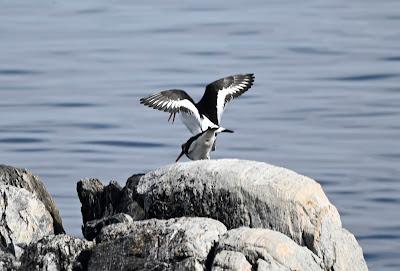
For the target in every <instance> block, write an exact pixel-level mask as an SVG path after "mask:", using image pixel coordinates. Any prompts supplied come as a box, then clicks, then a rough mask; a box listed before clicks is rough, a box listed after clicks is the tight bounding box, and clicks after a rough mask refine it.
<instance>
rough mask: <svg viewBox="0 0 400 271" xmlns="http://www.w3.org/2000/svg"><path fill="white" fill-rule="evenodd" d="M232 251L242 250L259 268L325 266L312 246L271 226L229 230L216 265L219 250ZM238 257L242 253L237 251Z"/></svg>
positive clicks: (311, 269)
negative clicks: (272, 229)
mask: <svg viewBox="0 0 400 271" xmlns="http://www.w3.org/2000/svg"><path fill="white" fill-rule="evenodd" d="M230 251H235V252H239V253H240V254H242V255H243V256H244V257H245V259H246V260H247V261H248V262H249V263H250V264H251V265H252V267H253V268H254V269H255V268H256V267H257V270H274V271H277V270H299V271H301V270H304V271H322V270H325V269H324V264H323V262H322V260H321V259H320V258H318V256H316V255H315V254H313V253H312V252H311V251H310V250H309V249H307V248H306V247H301V246H299V245H298V244H296V243H295V242H294V241H293V240H291V239H290V238H289V237H287V236H286V235H284V234H282V233H279V232H276V231H271V230H268V229H251V228H245V227H243V228H238V229H233V230H230V231H228V232H227V233H226V234H224V235H223V236H222V237H221V238H220V240H219V242H218V246H217V249H216V252H217V254H216V257H215V259H216V260H214V263H213V266H220V264H219V261H220V260H219V258H220V254H222V255H223V256H224V255H226V254H227V253H229V252H230ZM235 258H236V259H239V258H240V256H238V255H235ZM225 270H235V269H230V268H226V269H225Z"/></svg>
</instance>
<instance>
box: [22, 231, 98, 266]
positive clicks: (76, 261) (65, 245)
mask: <svg viewBox="0 0 400 271" xmlns="http://www.w3.org/2000/svg"><path fill="white" fill-rule="evenodd" d="M93 245H94V243H93V242H89V241H85V240H81V239H78V238H74V237H71V236H68V235H64V234H62V235H50V236H46V237H44V238H43V239H41V240H40V241H39V242H37V243H33V244H31V245H30V246H29V247H28V248H27V249H26V250H25V252H24V254H23V255H22V257H21V267H20V270H31V271H42V270H49V271H50V270H68V271H72V270H74V271H80V270H82V271H83V270H87V264H88V260H89V258H90V253H91V252H90V250H91V248H92V247H93Z"/></svg>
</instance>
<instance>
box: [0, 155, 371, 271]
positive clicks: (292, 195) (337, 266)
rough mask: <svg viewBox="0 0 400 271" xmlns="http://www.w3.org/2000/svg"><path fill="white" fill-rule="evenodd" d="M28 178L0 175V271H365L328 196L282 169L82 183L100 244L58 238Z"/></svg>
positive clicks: (215, 169) (90, 230) (189, 167)
mask: <svg viewBox="0 0 400 271" xmlns="http://www.w3.org/2000/svg"><path fill="white" fill-rule="evenodd" d="M18 174H20V175H21V176H22V177H20V178H19V177H16V176H17V175H18ZM27 174H28V173H26V172H25V173H21V170H19V169H13V168H10V167H4V166H2V167H0V270H103V271H105V270H219V271H220V270H249V271H253V270H260V271H261V270H270V271H271V270H272V271H277V270H299V271H300V270H307V271H308V270H315V271H320V270H321V271H322V270H325V271H331V270H335V271H340V270H360V271H361V270H367V266H366V264H365V260H364V258H363V253H362V250H361V248H360V246H359V245H358V244H357V241H356V239H355V238H354V236H353V235H352V234H351V233H350V232H348V231H347V230H345V229H343V228H342V225H341V221H340V216H339V214H338V212H337V210H336V208H335V207H334V206H333V205H332V204H331V203H330V202H329V200H328V199H327V197H326V195H325V194H324V192H323V190H322V188H321V186H320V185H319V184H318V183H317V182H315V181H314V180H312V179H310V178H307V177H305V176H302V175H299V174H297V173H295V172H293V171H290V170H287V169H284V168H279V167H275V166H271V165H268V164H265V163H260V162H254V161H241V160H212V161H195V162H188V163H180V164H174V165H170V166H167V167H164V168H161V169H157V170H154V171H152V172H149V173H147V174H145V175H143V174H137V175H133V176H132V177H130V178H129V179H128V181H127V183H126V185H125V187H123V188H122V187H121V186H119V184H118V183H116V182H111V183H110V184H108V185H106V186H104V185H103V184H102V183H101V182H100V181H99V180H98V179H85V180H82V181H80V182H79V183H78V185H77V191H78V195H79V199H80V201H81V203H82V208H81V210H82V216H83V223H84V226H83V228H82V229H83V234H84V236H85V237H86V238H87V239H89V240H92V239H93V240H95V242H91V241H87V240H81V239H78V238H74V237H71V236H68V235H64V234H58V235H54V234H55V233H57V231H56V229H55V228H56V227H55V226H54V225H55V224H57V225H61V227H62V223H58V222H57V223H54V220H53V218H54V217H55V216H56V215H55V214H56V212H54V211H52V210H53V208H55V205H53V207H49V206H46V203H45V202H47V203H49V204H50V205H51V203H52V202H53V200H52V199H51V197H50V196H49V195H48V196H49V200H46V199H45V200H43V198H46V197H44V196H43V194H42V193H38V191H41V189H42V188H43V191H45V190H44V187H43V185H42V188H40V189H39V188H37V186H40V185H39V184H37V181H38V180H37V179H36V177H29V178H28V177H27V176H28V175H27ZM32 176H33V175H32ZM46 193H47V192H46ZM53 203H54V202H53ZM57 214H58V212H57ZM60 222H61V219H60ZM59 229H60V228H59Z"/></svg>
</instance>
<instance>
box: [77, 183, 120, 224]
mask: <svg viewBox="0 0 400 271" xmlns="http://www.w3.org/2000/svg"><path fill="white" fill-rule="evenodd" d="M76 189H77V192H78V196H79V200H80V201H81V204H82V207H81V212H82V219H83V223H84V224H85V223H86V222H88V221H91V220H95V219H101V218H103V217H107V216H112V215H114V214H116V213H117V208H118V206H119V202H120V200H121V195H122V188H121V186H120V185H119V184H118V183H117V182H115V181H111V182H110V184H109V185H107V186H103V184H102V183H101V182H100V181H99V180H98V179H84V180H80V181H79V182H78V184H77V188H76Z"/></svg>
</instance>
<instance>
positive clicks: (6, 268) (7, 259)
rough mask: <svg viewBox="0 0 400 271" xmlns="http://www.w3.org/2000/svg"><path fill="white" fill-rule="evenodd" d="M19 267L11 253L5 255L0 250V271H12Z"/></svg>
mask: <svg viewBox="0 0 400 271" xmlns="http://www.w3.org/2000/svg"><path fill="white" fill-rule="evenodd" d="M19 266H20V263H19V261H17V260H16V259H15V257H14V255H12V254H11V253H7V252H4V251H1V250H0V270H2V271H14V270H17V269H18V268H19Z"/></svg>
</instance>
